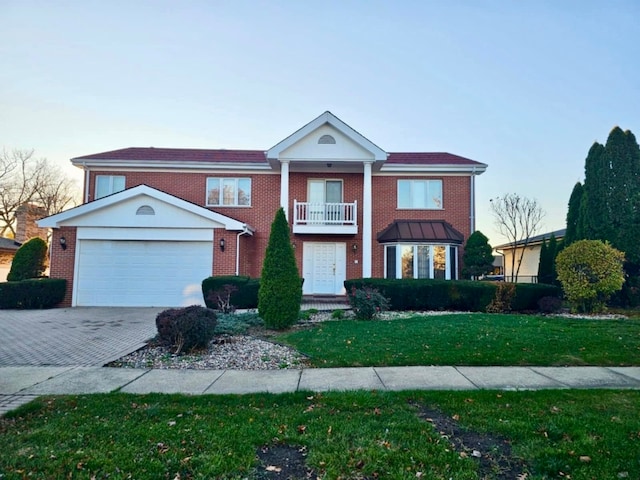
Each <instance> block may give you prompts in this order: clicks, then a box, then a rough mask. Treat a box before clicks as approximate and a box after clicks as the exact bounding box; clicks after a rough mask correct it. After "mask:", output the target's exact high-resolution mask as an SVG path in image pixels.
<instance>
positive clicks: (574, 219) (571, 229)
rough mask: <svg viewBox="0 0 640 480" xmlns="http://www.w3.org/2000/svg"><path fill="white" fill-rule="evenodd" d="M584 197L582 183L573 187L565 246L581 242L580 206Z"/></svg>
mask: <svg viewBox="0 0 640 480" xmlns="http://www.w3.org/2000/svg"><path fill="white" fill-rule="evenodd" d="M583 196H584V188H583V187H582V183H580V182H578V183H576V184H575V186H574V187H573V191H572V192H571V197H570V198H569V210H568V211H567V231H566V233H565V235H564V244H565V245H571V244H572V243H573V242H575V241H576V240H581V239H582V238H581V234H582V231H581V230H582V228H581V225H580V224H581V219H580V211H581V210H580V205H581V204H582V198H583Z"/></svg>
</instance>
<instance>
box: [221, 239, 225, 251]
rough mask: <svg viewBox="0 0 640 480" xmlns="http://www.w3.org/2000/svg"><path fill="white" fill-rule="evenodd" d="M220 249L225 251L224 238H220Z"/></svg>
mask: <svg viewBox="0 0 640 480" xmlns="http://www.w3.org/2000/svg"><path fill="white" fill-rule="evenodd" d="M220 251H221V252H224V238H221V239H220Z"/></svg>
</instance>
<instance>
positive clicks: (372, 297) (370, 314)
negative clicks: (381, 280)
mask: <svg viewBox="0 0 640 480" xmlns="http://www.w3.org/2000/svg"><path fill="white" fill-rule="evenodd" d="M349 305H351V309H352V310H353V313H354V315H355V317H356V320H373V319H374V318H376V317H377V316H378V315H379V314H380V313H382V312H383V311H385V310H388V309H389V301H388V300H387V299H386V298H385V297H384V295H382V294H381V293H380V292H379V291H378V289H377V288H371V287H363V288H355V287H353V288H352V289H351V292H350V293H349Z"/></svg>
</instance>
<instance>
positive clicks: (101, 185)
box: [95, 175, 109, 199]
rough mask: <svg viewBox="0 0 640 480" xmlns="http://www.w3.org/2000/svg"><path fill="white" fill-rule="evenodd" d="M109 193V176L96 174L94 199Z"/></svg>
mask: <svg viewBox="0 0 640 480" xmlns="http://www.w3.org/2000/svg"><path fill="white" fill-rule="evenodd" d="M107 195H109V177H108V176H106V175H98V176H97V177H96V195H95V197H96V199H97V198H102V197H106V196H107Z"/></svg>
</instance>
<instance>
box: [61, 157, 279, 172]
mask: <svg viewBox="0 0 640 480" xmlns="http://www.w3.org/2000/svg"><path fill="white" fill-rule="evenodd" d="M71 164H72V165H74V166H76V167H79V168H93V169H96V168H109V169H117V170H128V169H135V170H140V169H144V168H148V169H170V170H174V169H189V170H211V169H216V170H271V166H270V165H269V164H268V163H233V162H137V161H135V162H133V161H127V160H117V159H113V160H82V159H76V158H74V159H72V160H71Z"/></svg>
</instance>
